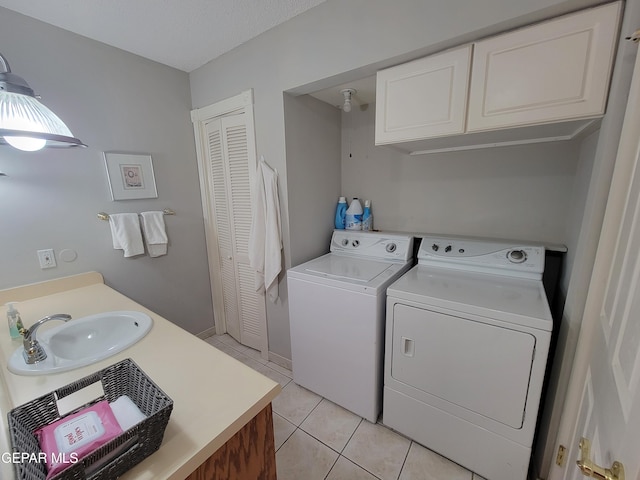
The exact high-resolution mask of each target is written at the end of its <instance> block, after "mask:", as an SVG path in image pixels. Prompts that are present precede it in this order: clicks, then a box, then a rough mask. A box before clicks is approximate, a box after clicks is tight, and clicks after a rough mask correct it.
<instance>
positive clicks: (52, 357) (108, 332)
mask: <svg viewBox="0 0 640 480" xmlns="http://www.w3.org/2000/svg"><path fill="white" fill-rule="evenodd" d="M152 325H153V320H152V319H151V317H149V315H147V314H145V313H142V312H135V311H114V312H104V313H98V314H95V315H89V316H87V317H83V318H78V319H74V320H70V321H68V322H66V323H63V324H61V325H57V326H55V327H53V328H50V329H48V330H46V331H44V330H43V331H42V332H38V335H37V340H38V342H40V345H41V346H42V348H44V350H45V352H46V354H47V358H46V359H44V360H43V361H41V362H38V363H35V364H33V365H28V364H27V363H26V362H25V360H24V357H23V356H22V352H23V350H24V349H23V347H22V346H20V348H18V349H17V350H16V351H15V352H14V353H13V355H11V357H10V358H9V364H8V368H9V371H11V372H13V373H15V374H17V375H46V374H50V373H60V372H66V371H68V370H73V369H74V368H80V367H84V366H86V365H90V364H92V363H95V362H98V361H100V360H104V359H105V358H108V357H110V356H112V355H115V354H116V353H119V352H121V351H123V350H124V349H126V348H128V347H130V346H131V345H133V344H134V343H136V342H138V341H139V340H140V339H142V338H143V337H144V336H145V335H146V334H147V333H148V332H149V330H151V327H152Z"/></svg>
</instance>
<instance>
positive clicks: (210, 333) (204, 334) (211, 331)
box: [196, 327, 216, 339]
mask: <svg viewBox="0 0 640 480" xmlns="http://www.w3.org/2000/svg"><path fill="white" fill-rule="evenodd" d="M215 334H216V327H211V328H207V329H206V330H205V331H204V332H200V333H198V334H197V335H196V337H198V338H201V339H204V338H209V337H212V336H213V335H215Z"/></svg>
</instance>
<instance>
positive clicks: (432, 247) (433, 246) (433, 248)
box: [431, 243, 440, 252]
mask: <svg viewBox="0 0 640 480" xmlns="http://www.w3.org/2000/svg"><path fill="white" fill-rule="evenodd" d="M431 250H433V251H434V252H437V251H438V250H440V245H438V244H437V243H434V244H433V245H431Z"/></svg>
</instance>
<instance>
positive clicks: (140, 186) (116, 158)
mask: <svg viewBox="0 0 640 480" xmlns="http://www.w3.org/2000/svg"><path fill="white" fill-rule="evenodd" d="M104 161H105V165H106V167H107V177H108V178H109V187H110V189H111V200H133V199H138V198H158V191H157V190H156V179H155V177H154V175H153V163H152V161H151V155H140V154H135V153H115V152H104Z"/></svg>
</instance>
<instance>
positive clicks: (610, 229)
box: [548, 55, 640, 480]
mask: <svg viewBox="0 0 640 480" xmlns="http://www.w3.org/2000/svg"><path fill="white" fill-rule="evenodd" d="M639 129H640V55H636V60H635V65H634V69H633V76H632V80H631V85H630V89H629V95H628V100H627V107H626V110H625V115H624V121H623V126H622V132H621V136H620V140H619V146H618V151H617V154H616V160H615V167H614V171H613V176H612V179H611V183H610V188H609V195H608V197H607V203H606V210H605V215H604V219H603V223H602V228H601V236H600V238H599V241H598V248H597V253H596V257H595V261H594V266H593V271H592V275H591V280H590V283H589V289H588V293H587V298H586V301H585V309H584V314H583V319H582V324H581V328H580V333H579V337H578V343H577V346H576V351H575V356H574V360H573V366H572V370H571V376H570V379H569V386H568V388H567V393H566V395H565V401H564V405H563V409H562V415H561V417H560V421H559V428H558V433H557V436H556V441H555V443H554V452H558V458H560V451H561V448H564V449H565V450H564V451H565V452H566V454H565V455H564V457H568V458H564V460H563V461H560V462H558V461H556V462H552V464H551V466H550V471H549V475H548V478H549V479H551V480H555V479H560V478H562V477H563V475H566V474H567V473H568V470H567V469H570V468H576V467H575V460H576V458H575V457H576V455H572V454H573V452H574V449H575V448H576V445H571V444H570V442H571V439H572V438H574V437H575V432H576V431H577V430H576V429H577V428H578V426H579V425H578V424H579V412H580V410H581V401H582V398H583V396H584V391H585V390H584V389H585V383H586V382H587V380H588V376H589V375H590V372H589V365H590V361H589V357H590V355H591V353H592V350H591V347H590V345H591V344H592V340H593V338H594V337H595V336H596V335H597V334H598V333H599V330H600V329H604V331H605V332H606V326H605V325H603V323H602V322H603V319H602V318H601V315H600V312H601V310H600V305H601V302H602V299H603V298H604V296H605V294H606V288H607V282H606V281H604V280H606V279H607V277H608V275H609V272H610V269H611V264H612V258H613V256H614V253H615V251H616V248H617V244H618V238H619V232H620V227H621V225H622V220H623V215H624V212H625V209H626V203H627V197H628V194H629V193H628V192H629V189H630V185H631V182H632V180H633V178H634V175H633V173H634V169H636V168H638V167H637V165H636V162H635V160H636V157H637V151H638V140H637V131H638V130H639ZM604 334H605V335H606V333H604ZM593 401H594V402H595V401H598V399H597V398H595V397H594V399H593ZM607 467H608V465H607Z"/></svg>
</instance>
